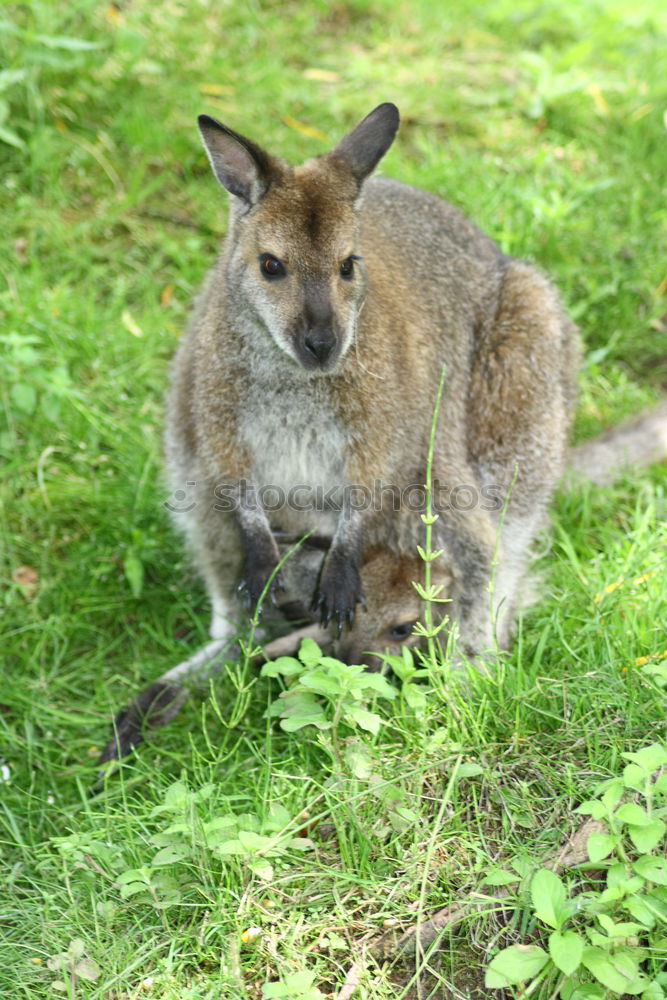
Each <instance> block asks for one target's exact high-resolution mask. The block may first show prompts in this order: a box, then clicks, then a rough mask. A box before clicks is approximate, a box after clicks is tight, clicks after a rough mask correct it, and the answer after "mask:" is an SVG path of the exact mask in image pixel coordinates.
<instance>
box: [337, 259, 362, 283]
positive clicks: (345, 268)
mask: <svg viewBox="0 0 667 1000" xmlns="http://www.w3.org/2000/svg"><path fill="white" fill-rule="evenodd" d="M355 260H359V258H358V257H356V256H355V255H354V254H351V255H350V256H349V257H346V258H345V260H342V261H341V263H340V276H341V278H347V280H348V281H349V280H350V278H352V277H353V276H354V262H355Z"/></svg>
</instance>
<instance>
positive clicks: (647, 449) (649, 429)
mask: <svg viewBox="0 0 667 1000" xmlns="http://www.w3.org/2000/svg"><path fill="white" fill-rule="evenodd" d="M665 458H667V400H665V401H663V402H662V403H659V404H658V405H657V406H656V407H654V408H653V409H652V410H648V411H647V412H646V413H644V414H642V415H641V416H639V417H635V418H634V419H633V420H628V421H627V422H626V423H624V424H620V425H619V426H618V427H612V428H611V429H610V430H608V431H606V432H605V433H604V434H601V435H600V436H599V437H596V438H593V440H592V441H585V442H584V443H583V444H579V445H577V446H576V448H572V449H571V450H570V454H569V456H568V462H567V469H566V474H565V486H566V488H567V489H570V488H571V487H573V486H574V485H575V484H576V482H577V481H582V480H587V481H588V482H591V483H594V484H595V485H596V486H609V485H610V484H611V483H613V482H614V480H616V479H618V478H619V476H621V475H622V474H623V472H625V471H626V470H628V469H630V468H642V467H643V466H647V465H652V463H653V462H660V461H662V460H663V459H665Z"/></svg>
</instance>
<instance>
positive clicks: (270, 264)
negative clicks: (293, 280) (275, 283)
mask: <svg viewBox="0 0 667 1000" xmlns="http://www.w3.org/2000/svg"><path fill="white" fill-rule="evenodd" d="M259 267H260V270H261V272H262V274H263V275H264V277H265V278H284V277H285V265H284V264H283V262H282V261H281V260H278V258H277V257H274V256H272V254H270V253H263V254H260V258H259Z"/></svg>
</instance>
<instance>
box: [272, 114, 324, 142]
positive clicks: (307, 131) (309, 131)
mask: <svg viewBox="0 0 667 1000" xmlns="http://www.w3.org/2000/svg"><path fill="white" fill-rule="evenodd" d="M282 120H283V122H284V124H285V125H287V127H288V128H293V129H294V131H295V132H300V133H301V135H307V136H308V137H309V138H310V139H323V140H324V141H326V140H327V139H328V136H327V135H326V133H325V132H322V130H321V129H319V128H315V127H314V126H313V125H306V124H305V122H300V121H299V120H298V119H297V118H291V117H290V116H289V115H283V119H282Z"/></svg>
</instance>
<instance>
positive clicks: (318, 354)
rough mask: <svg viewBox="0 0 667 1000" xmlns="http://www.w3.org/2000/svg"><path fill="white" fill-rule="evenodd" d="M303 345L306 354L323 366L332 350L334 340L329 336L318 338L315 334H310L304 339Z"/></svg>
mask: <svg viewBox="0 0 667 1000" xmlns="http://www.w3.org/2000/svg"><path fill="white" fill-rule="evenodd" d="M303 344H304V347H305V348H306V350H307V351H308V353H309V354H311V355H312V356H313V357H314V358H315V360H316V361H319V363H320V364H321V365H323V364H325V363H326V361H328V359H329V357H330V355H331V352H332V351H333V349H334V344H335V340H334V338H333V337H331V336H319V335H318V334H316V333H311V334H309V335H308V336H307V337H306V339H305V340H304V342H303Z"/></svg>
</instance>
